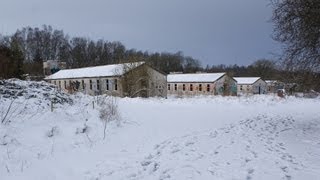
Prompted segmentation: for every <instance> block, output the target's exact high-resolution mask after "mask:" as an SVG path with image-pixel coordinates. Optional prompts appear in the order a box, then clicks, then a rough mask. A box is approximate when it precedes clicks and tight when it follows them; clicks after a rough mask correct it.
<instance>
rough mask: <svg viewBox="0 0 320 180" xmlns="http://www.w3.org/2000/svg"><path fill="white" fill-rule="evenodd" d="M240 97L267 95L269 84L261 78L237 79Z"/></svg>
mask: <svg viewBox="0 0 320 180" xmlns="http://www.w3.org/2000/svg"><path fill="white" fill-rule="evenodd" d="M234 79H235V80H236V81H237V84H238V85H237V89H238V95H249V94H266V93H267V83H266V82H265V81H264V80H262V79H261V78H260V77H235V78H234Z"/></svg>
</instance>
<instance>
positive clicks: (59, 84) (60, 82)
mask: <svg viewBox="0 0 320 180" xmlns="http://www.w3.org/2000/svg"><path fill="white" fill-rule="evenodd" d="M59 88H60V89H61V81H59Z"/></svg>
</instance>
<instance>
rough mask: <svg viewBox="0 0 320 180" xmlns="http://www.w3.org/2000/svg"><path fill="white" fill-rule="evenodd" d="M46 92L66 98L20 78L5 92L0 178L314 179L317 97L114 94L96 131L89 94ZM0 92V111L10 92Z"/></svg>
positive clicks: (319, 133) (318, 170) (318, 157)
mask: <svg viewBox="0 0 320 180" xmlns="http://www.w3.org/2000/svg"><path fill="white" fill-rule="evenodd" d="M20 84H26V82H20ZM45 86H46V85H44V87H45ZM30 94H33V95H32V96H30ZM43 94H45V95H43ZM55 96H59V98H58V100H60V101H59V102H63V101H61V99H68V98H69V97H68V95H65V94H63V93H57V92H56V91H55V90H53V89H50V88H49V89H47V90H46V88H42V89H41V88H39V87H38V86H29V87H28V88H27V90H26V91H25V92H24V94H23V95H21V96H19V98H17V99H15V100H14V101H13V103H12V106H11V110H10V112H9V113H8V115H7V117H6V123H4V124H0V179H1V180H7V179H10V180H17V179H23V180H26V179H27V180H29V179H30V180H73V179H75V180H82V179H83V180H104V179H106V180H109V179H112V180H113V179H115V180H118V179H123V180H127V179H129V180H130V179H137V180H138V179H148V180H153V179H155V180H165V179H172V180H185V179H196V180H198V179H201V180H206V179H208V180H209V179H210V180H212V179H246V180H249V179H259V180H261V179H266V180H269V179H308V180H313V179H314V180H316V179H320V99H319V98H318V99H303V98H294V97H288V98H286V99H280V98H278V97H275V96H251V97H197V98H185V99H176V98H168V99H157V98H151V99H141V98H134V99H130V98H122V99H121V98H119V99H118V105H119V110H120V112H121V124H120V126H119V125H118V123H116V122H111V123H110V124H108V126H107V137H106V139H105V140H103V123H102V121H101V120H100V118H99V111H98V109H99V106H97V104H96V103H95V108H94V109H93V104H92V102H93V101H95V100H96V98H94V97H90V96H85V95H80V94H78V95H72V96H70V99H71V100H72V102H71V101H66V102H70V103H62V104H55V105H54V110H53V112H51V108H50V100H49V99H48V98H47V97H50V98H52V97H55ZM0 102H1V104H0V118H1V119H3V117H4V115H5V114H6V112H7V111H6V110H7V107H8V106H9V105H10V104H11V102H12V100H10V98H4V97H3V95H1V96H0ZM85 126H87V127H88V128H87V131H86V132H85V133H82V132H81V130H82V129H83V128H84V127H85Z"/></svg>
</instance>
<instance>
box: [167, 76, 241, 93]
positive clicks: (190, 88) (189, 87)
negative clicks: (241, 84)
mask: <svg viewBox="0 0 320 180" xmlns="http://www.w3.org/2000/svg"><path fill="white" fill-rule="evenodd" d="M175 86H176V87H177V88H175ZM236 87H237V84H236V81H235V80H234V79H232V78H230V77H229V76H227V75H225V76H223V77H222V78H220V79H218V80H217V81H215V82H205V83H203V82H201V83H199V82H185V83H181V82H179V83H175V82H170V83H168V84H167V90H168V95H174V96H178V97H183V96H199V95H237V88H236ZM224 88H227V89H226V90H225V89H224Z"/></svg>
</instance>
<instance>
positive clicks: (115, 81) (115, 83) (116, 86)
mask: <svg viewBox="0 0 320 180" xmlns="http://www.w3.org/2000/svg"><path fill="white" fill-rule="evenodd" d="M114 90H115V91H117V90H118V79H115V80H114Z"/></svg>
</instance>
